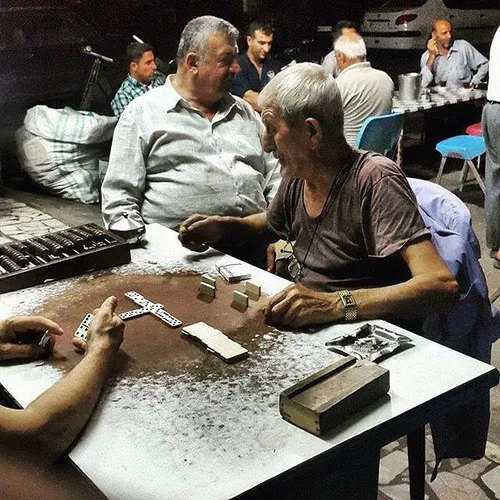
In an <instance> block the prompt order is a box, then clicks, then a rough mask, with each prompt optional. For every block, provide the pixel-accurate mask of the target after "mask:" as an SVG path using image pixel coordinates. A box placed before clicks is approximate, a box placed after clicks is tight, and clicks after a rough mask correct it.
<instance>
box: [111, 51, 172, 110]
mask: <svg viewBox="0 0 500 500" xmlns="http://www.w3.org/2000/svg"><path fill="white" fill-rule="evenodd" d="M126 59H127V60H126V62H127V65H128V75H127V78H125V80H123V82H122V84H121V86H120V88H119V89H118V90H117V91H116V94H115V97H114V98H113V100H112V101H111V109H112V110H113V113H114V114H115V116H116V117H117V118H120V116H121V114H122V113H123V110H124V109H125V108H126V106H127V104H129V103H130V102H131V101H133V100H134V99H135V98H136V97H139V96H140V95H142V94H144V93H146V92H147V91H148V90H151V89H152V88H154V87H159V86H160V85H163V83H164V82H165V79H164V77H163V76H162V75H160V74H158V73H156V64H155V56H154V53H153V47H151V45H148V44H147V43H139V42H132V43H131V44H130V45H129V46H128V47H127V53H126Z"/></svg>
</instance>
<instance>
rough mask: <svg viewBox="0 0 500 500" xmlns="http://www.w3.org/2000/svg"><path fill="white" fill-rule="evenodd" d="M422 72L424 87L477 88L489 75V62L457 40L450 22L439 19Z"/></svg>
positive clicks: (423, 55) (422, 63) (422, 64)
mask: <svg viewBox="0 0 500 500" xmlns="http://www.w3.org/2000/svg"><path fill="white" fill-rule="evenodd" d="M420 68H421V71H420V73H421V75H422V86H423V87H427V86H428V85H430V84H431V83H433V82H434V84H435V85H447V86H451V87H463V86H467V87H468V86H477V85H479V84H480V83H481V81H482V80H483V78H484V77H485V76H486V74H487V73H488V59H486V57H484V56H483V55H482V54H481V53H480V52H479V51H478V50H476V49H475V48H474V47H473V46H472V45H471V44H470V43H469V42H467V41H466V40H453V36H452V28H451V23H450V22H449V21H447V20H446V19H435V20H434V21H433V23H432V36H431V38H430V40H429V41H428V42H427V51H426V52H424V53H423V54H422V58H421V59H420ZM473 72H477V73H476V74H474V73H473Z"/></svg>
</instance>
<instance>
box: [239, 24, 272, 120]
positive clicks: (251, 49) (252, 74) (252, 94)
mask: <svg viewBox="0 0 500 500" xmlns="http://www.w3.org/2000/svg"><path fill="white" fill-rule="evenodd" d="M273 30H274V28H273V27H272V25H271V24H270V23H268V22H266V21H253V22H252V23H250V26H249V27H248V30H247V44H248V50H247V51H246V53H244V54H240V55H239V56H238V64H239V65H240V68H241V69H240V71H239V72H238V73H237V74H236V76H235V78H234V80H233V87H232V90H231V93H232V94H234V95H237V96H239V97H242V98H243V99H245V101H247V102H248V103H250V104H251V105H252V107H253V108H254V109H255V110H256V111H259V112H260V107H259V105H258V103H257V100H258V98H259V92H260V91H261V90H262V89H263V88H264V86H265V85H266V84H267V83H268V82H269V80H270V79H271V78H272V77H273V76H274V75H275V74H276V73H278V71H279V70H280V67H279V65H278V64H277V63H276V62H275V61H273V60H272V59H271V56H270V54H269V52H270V51H271V45H272V43H273Z"/></svg>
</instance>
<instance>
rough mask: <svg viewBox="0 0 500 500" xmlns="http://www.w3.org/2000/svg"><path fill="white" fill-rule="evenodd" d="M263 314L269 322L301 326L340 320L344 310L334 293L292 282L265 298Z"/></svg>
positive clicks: (278, 324)
mask: <svg viewBox="0 0 500 500" xmlns="http://www.w3.org/2000/svg"><path fill="white" fill-rule="evenodd" d="M264 316H265V317H266V321H267V322H268V323H270V324H272V325H276V326H288V327H290V328H301V327H303V326H306V325H316V324H323V323H330V322H332V321H338V320H341V319H343V317H344V311H343V307H342V305H341V302H340V299H339V297H338V295H337V294H336V293H325V292H315V291H313V290H310V289H308V288H305V287H303V286H301V285H297V284H293V285H290V286H288V287H286V288H285V289H284V290H283V291H281V292H279V293H277V294H276V295H274V296H273V297H271V298H270V299H269V302H268V304H267V306H266V308H265V309H264Z"/></svg>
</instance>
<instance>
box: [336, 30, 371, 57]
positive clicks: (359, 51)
mask: <svg viewBox="0 0 500 500" xmlns="http://www.w3.org/2000/svg"><path fill="white" fill-rule="evenodd" d="M333 50H334V51H335V52H340V53H341V54H344V55H345V56H346V57H347V59H361V60H363V61H364V60H365V59H366V45H365V41H364V40H363V38H361V37H360V36H359V35H357V34H355V33H349V34H346V35H342V36H340V37H339V38H337V40H335V43H334V44H333Z"/></svg>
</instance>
